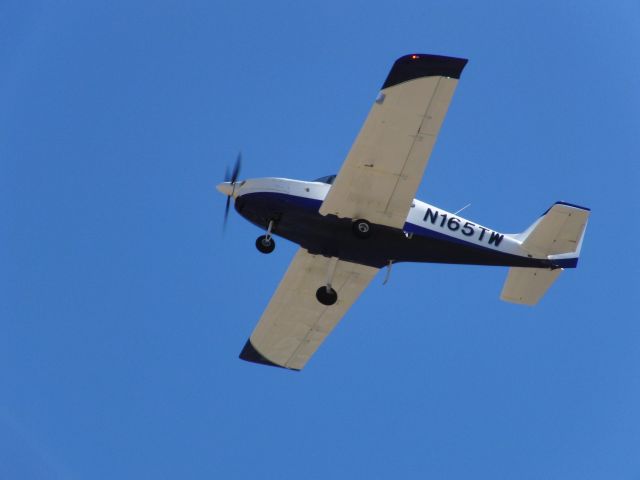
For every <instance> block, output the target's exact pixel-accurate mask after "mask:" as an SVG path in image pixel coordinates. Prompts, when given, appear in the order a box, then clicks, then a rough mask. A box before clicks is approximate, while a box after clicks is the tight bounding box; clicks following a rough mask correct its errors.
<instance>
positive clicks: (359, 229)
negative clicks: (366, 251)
mask: <svg viewBox="0 0 640 480" xmlns="http://www.w3.org/2000/svg"><path fill="white" fill-rule="evenodd" d="M351 228H352V229H353V234H354V235H355V236H356V237H358V238H369V237H370V236H371V224H370V223H369V222H367V221H366V220H362V219H360V220H356V221H355V222H353V224H352V225H351Z"/></svg>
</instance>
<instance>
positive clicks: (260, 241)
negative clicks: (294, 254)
mask: <svg viewBox="0 0 640 480" xmlns="http://www.w3.org/2000/svg"><path fill="white" fill-rule="evenodd" d="M256 248H257V249H258V250H259V251H260V252H262V253H271V252H273V250H274V249H275V248H276V241H275V240H274V239H273V238H269V237H267V236H266V235H260V236H259V237H258V238H256Z"/></svg>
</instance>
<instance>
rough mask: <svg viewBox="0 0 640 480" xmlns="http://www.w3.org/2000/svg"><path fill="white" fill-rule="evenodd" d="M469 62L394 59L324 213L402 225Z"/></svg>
mask: <svg viewBox="0 0 640 480" xmlns="http://www.w3.org/2000/svg"><path fill="white" fill-rule="evenodd" d="M466 63H467V60H465V59H462V58H452V57H441V56H436V55H407V56H405V57H402V58H399V59H398V60H397V61H396V62H395V63H394V65H393V68H392V69H391V72H389V75H388V77H387V80H386V81H385V83H384V85H383V86H382V91H381V92H380V94H379V95H378V99H377V100H376V101H375V103H374V104H373V107H372V108H371V111H370V112H369V116H368V117H367V120H366V121H365V123H364V125H363V127H362V129H361V130H360V133H359V134H358V137H357V138H356V141H355V143H354V144H353V146H352V147H351V151H350V152H349V155H348V156H347V159H346V160H345V162H344V164H343V165H342V168H341V169H340V172H339V173H338V176H337V177H336V179H335V181H334V183H333V186H332V187H331V190H330V191H329V193H328V194H327V197H326V198H325V200H324V202H323V203H322V206H321V207H320V213H321V214H322V215H329V214H332V215H337V216H338V217H342V218H345V217H346V218H363V219H366V220H368V221H370V222H372V223H378V224H382V225H387V226H390V227H395V228H402V226H403V225H404V223H405V220H406V218H407V215H408V212H409V208H410V207H411V202H412V201H413V199H414V197H415V193H416V190H417V189H418V185H419V184H420V180H421V179H422V174H423V173H424V169H425V167H426V166H427V161H428V159H429V156H430V155H431V150H432V149H433V145H434V144H435V141H436V137H437V136H438V132H439V131H440V126H441V125H442V121H443V120H444V117H445V115H446V113H447V109H448V108H449V103H450V102H451V98H452V96H453V92H454V90H455V88H456V85H457V84H458V79H459V78H460V74H461V73H462V69H463V68H464V66H465V65H466Z"/></svg>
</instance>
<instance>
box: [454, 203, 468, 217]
mask: <svg viewBox="0 0 640 480" xmlns="http://www.w3.org/2000/svg"><path fill="white" fill-rule="evenodd" d="M470 206H471V204H470V203H467V204H466V205H465V206H464V207H462V208H461V209H460V210H458V211H457V212H455V213H454V215H458V214H459V213H460V212H461V211H463V210H464V209H465V208H467V207H470Z"/></svg>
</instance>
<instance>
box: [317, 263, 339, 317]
mask: <svg viewBox="0 0 640 480" xmlns="http://www.w3.org/2000/svg"><path fill="white" fill-rule="evenodd" d="M337 266H338V257H332V258H331V259H329V265H328V268H327V281H326V284H325V285H323V286H321V287H320V288H318V290H316V298H317V299H318V301H319V302H320V303H321V304H323V305H327V306H329V305H333V304H334V303H336V302H337V301H338V293H337V292H336V291H335V290H334V289H333V288H332V287H331V282H332V281H333V276H334V274H335V273H336V267H337Z"/></svg>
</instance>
